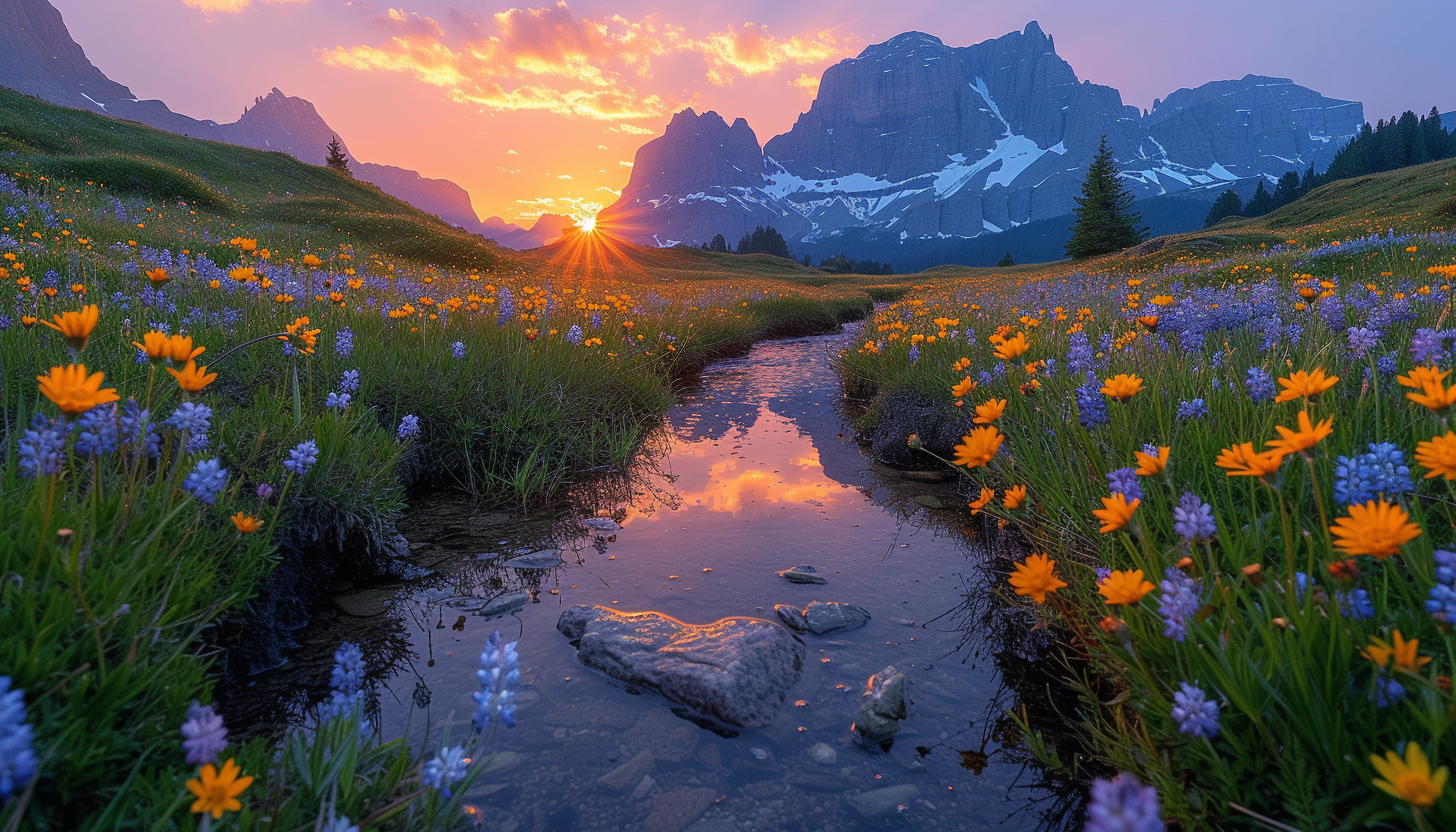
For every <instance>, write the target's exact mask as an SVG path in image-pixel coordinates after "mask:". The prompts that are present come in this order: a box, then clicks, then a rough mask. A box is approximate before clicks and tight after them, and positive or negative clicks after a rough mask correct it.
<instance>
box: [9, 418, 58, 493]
mask: <svg viewBox="0 0 1456 832" xmlns="http://www.w3.org/2000/svg"><path fill="white" fill-rule="evenodd" d="M70 432H71V426H70V425H69V424H67V423H66V422H65V421H64V420H62V421H59V422H58V421H55V420H53V419H47V418H46V417H45V415H44V414H42V413H37V414H35V415H34V416H32V417H31V419H30V427H29V428H26V430H25V432H24V433H23V434H21V436H20V441H19V443H18V444H19V446H20V473H22V474H24V475H25V476H27V477H48V476H51V475H52V474H59V473H60V472H61V466H62V465H64V464H65V461H66V435H67V434H68V433H70Z"/></svg>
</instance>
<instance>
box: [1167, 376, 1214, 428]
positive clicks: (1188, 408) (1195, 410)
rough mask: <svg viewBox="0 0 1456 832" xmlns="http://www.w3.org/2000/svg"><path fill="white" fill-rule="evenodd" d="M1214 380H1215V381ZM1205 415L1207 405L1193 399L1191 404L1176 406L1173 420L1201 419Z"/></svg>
mask: <svg viewBox="0 0 1456 832" xmlns="http://www.w3.org/2000/svg"><path fill="white" fill-rule="evenodd" d="M1216 380H1217V379H1215V381H1216ZM1207 415H1208V403H1207V402H1205V401H1204V400H1203V399H1194V400H1193V401H1191V402H1180V403H1179V404H1178V412H1177V413H1176V414H1175V418H1177V419H1202V418H1204V417H1205V416H1207Z"/></svg>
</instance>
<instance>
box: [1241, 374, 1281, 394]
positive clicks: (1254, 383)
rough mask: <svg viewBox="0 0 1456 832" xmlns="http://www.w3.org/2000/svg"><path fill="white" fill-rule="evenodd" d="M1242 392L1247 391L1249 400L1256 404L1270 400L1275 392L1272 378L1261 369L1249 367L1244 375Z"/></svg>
mask: <svg viewBox="0 0 1456 832" xmlns="http://www.w3.org/2000/svg"><path fill="white" fill-rule="evenodd" d="M1244 390H1246V391H1248V394H1249V399H1250V400H1252V401H1256V402H1262V401H1265V400H1267V399H1272V398H1274V394H1275V393H1276V392H1277V389H1276V388H1275V386H1274V377H1273V376H1272V375H1270V374H1269V371H1268V370H1265V369H1264V368H1262V367H1250V368H1249V370H1248V372H1247V373H1245V375H1244Z"/></svg>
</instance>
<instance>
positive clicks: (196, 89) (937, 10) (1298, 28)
mask: <svg viewBox="0 0 1456 832" xmlns="http://www.w3.org/2000/svg"><path fill="white" fill-rule="evenodd" d="M52 2H53V3H54V5H55V6H56V7H57V8H59V9H60V10H61V13H62V15H63V16H64V17H65V20H66V25H67V27H68V28H69V29H70V32H71V35H72V37H73V38H75V39H76V41H77V42H79V43H80V44H81V46H82V47H83V48H84V49H85V50H86V54H87V56H88V57H89V58H90V59H91V62H92V63H93V64H95V65H96V66H97V67H98V68H100V69H101V71H103V72H105V73H106V74H107V75H108V76H109V77H110V78H112V79H113V80H115V81H117V82H119V83H122V84H125V85H127V86H128V87H130V88H131V90H132V92H133V93H135V94H136V95H137V96H138V97H141V98H159V99H161V100H163V101H165V102H166V103H167V104H168V106H170V107H171V108H172V109H173V110H174V111H176V112H180V113H184V114H186V115H189V116H192V117H194V118H207V119H213V120H215V121H218V122H229V121H234V120H236V119H237V118H238V116H239V115H240V114H241V113H242V111H243V109H244V107H246V106H250V105H251V104H252V103H253V100H254V98H255V97H257V96H261V95H265V94H267V92H268V91H269V90H270V89H272V88H273V87H278V88H279V89H281V90H282V91H283V92H285V93H287V94H288V95H292V96H299V97H302V98H306V99H308V100H309V101H312V102H313V103H314V104H315V105H316V106H317V108H318V111H319V114H320V115H322V116H323V118H324V120H325V121H327V122H328V123H329V125H330V126H331V127H332V128H334V129H335V130H336V131H338V133H339V135H340V136H342V137H343V138H344V140H345V141H346V142H347V143H348V146H349V150H350V151H351V153H352V154H353V155H354V156H355V157H356V158H358V159H360V160H362V161H367V162H376V163H380V164H390V165H398V166H400V167H405V168H411V169H414V170H417V171H419V172H420V173H421V174H423V175H424V176H428V177H436V178H445V179H450V180H452V181H454V182H456V183H458V184H459V185H461V186H462V187H464V188H465V189H466V190H467V191H469V192H470V195H471V199H472V202H473V204H474V207H475V209H476V212H477V213H479V214H480V216H481V217H482V218H485V217H488V216H492V215H498V216H502V217H504V218H506V219H507V220H512V221H515V222H523V223H527V224H529V222H531V221H532V219H533V218H534V217H536V216H539V215H540V214H542V213H546V212H550V213H558V214H566V215H569V216H575V217H584V216H590V215H593V214H595V212H596V211H597V210H599V209H600V208H601V207H602V206H604V205H607V204H610V203H611V202H612V201H613V200H614V199H616V197H617V195H618V194H619V193H620V192H621V189H622V187H623V186H624V185H625V184H626V182H627V180H628V177H629V175H630V174H631V165H632V161H633V159H634V156H635V153H636V151H637V148H639V147H640V146H641V145H642V144H644V143H645V142H647V141H649V140H651V139H652V138H653V137H654V136H656V135H660V134H661V132H662V130H663V128H664V127H665V126H666V124H667V122H668V121H669V120H670V119H671V117H672V114H673V113H675V112H677V111H678V110H681V109H683V108H684V107H693V108H694V109H696V110H697V111H698V112H703V111H705V110H716V111H717V112H718V113H719V114H720V115H722V116H723V117H724V118H725V119H727V120H728V121H730V122H731V121H732V120H733V119H735V118H737V117H740V116H741V117H743V118H746V119H747V120H748V123H749V125H750V126H752V127H753V129H754V131H755V133H757V135H758V139H759V142H760V143H763V142H766V141H767V140H768V139H769V138H771V137H772V136H774V135H777V134H779V133H782V132H784V131H786V130H788V129H789V128H790V127H791V126H792V125H793V123H794V120H795V118H797V117H798V115H799V113H801V112H803V111H805V110H807V109H808V108H809V105H810V103H811V102H812V101H813V98H814V92H815V90H816V89H817V87H818V82H819V77H820V75H821V74H822V73H823V71H824V69H825V68H826V67H828V66H830V65H832V64H834V63H836V62H838V61H839V60H842V59H844V58H847V57H853V56H854V55H856V54H858V53H859V51H860V50H861V49H863V48H864V47H865V46H867V45H869V44H872V43H878V42H881V41H884V40H887V39H889V38H891V37H893V36H895V35H896V34H899V33H901V32H905V31H910V30H918V31H923V32H928V33H930V34H932V35H935V36H936V37H939V38H940V39H941V40H942V41H944V42H945V43H946V44H948V45H951V46H966V45H969V44H972V43H977V42H980V41H982V40H987V39H991V38H995V37H999V36H1000V35H1003V34H1005V33H1007V32H1010V31H1013V30H1021V29H1023V28H1024V27H1025V25H1026V23H1027V22H1028V21H1030V20H1036V21H1038V22H1039V23H1040V25H1041V27H1042V29H1043V30H1045V31H1046V32H1047V33H1048V34H1050V35H1051V36H1052V37H1053V38H1054V40H1055V43H1056V49H1057V54H1059V55H1060V56H1061V57H1062V58H1063V59H1064V60H1066V61H1067V62H1068V63H1070V64H1071V65H1072V68H1073V69H1074V70H1075V71H1076V73H1077V76H1078V78H1080V79H1083V80H1090V81H1092V82H1094V83H1098V84H1106V85H1108V86H1112V87H1116V88H1117V89H1118V90H1120V91H1121V92H1122V96H1123V101H1124V102H1125V103H1128V104H1134V105H1136V106H1138V107H1141V108H1147V107H1150V106H1151V105H1152V102H1153V100H1154V99H1155V98H1164V97H1166V96H1167V95H1168V93H1170V92H1172V91H1173V90H1176V89H1178V88H1180V87H1195V86H1198V85H1200V84H1203V83H1206V82H1208V81H1213V80H1223V79H1228V78H1240V77H1242V76H1244V75H1246V74H1249V73H1254V74H1260V75H1272V76H1278V77H1285V78H1292V79H1294V81H1295V82H1296V83H1299V84H1303V85H1304V86H1307V87H1310V88H1312V89H1314V90H1317V91H1318V92H1320V93H1323V94H1325V95H1327V96H1331V97H1334V98H1343V99H1350V100H1355V101H1360V102H1362V103H1363V104H1364V105H1365V115H1366V118H1367V119H1368V120H1370V121H1372V122H1373V121H1374V120H1375V119H1376V118H1379V117H1385V116H1388V115H1390V114H1393V113H1398V112H1400V111H1403V110H1406V109H1414V110H1416V111H1417V112H1421V113H1424V112H1426V111H1427V110H1429V109H1430V107H1431V106H1432V105H1436V106H1439V107H1440V108H1441V109H1442V111H1450V110H1453V109H1456V84H1453V83H1452V82H1451V80H1450V79H1451V77H1452V73H1451V69H1450V64H1449V49H1450V33H1451V32H1452V31H1456V2H1453V0H1384V2H1381V3H1369V2H1365V0H1221V2H1219V3H1217V4H1209V3H1199V2H1192V0H1018V2H1007V0H997V2H982V0H894V2H885V0H873V1H871V0H845V2H838V3H824V2H810V1H809V0H797V1H796V2H785V0H736V2H730V3H711V4H707V3H683V2H661V1H660V0H615V2H609V3H593V2H586V1H585V0H559V1H558V0H532V2H522V3H518V4H514V5H513V4H512V3H511V2H507V1H506V0H502V2H471V0H454V2H450V1H449V0H383V2H372V1H371V2H366V0H52Z"/></svg>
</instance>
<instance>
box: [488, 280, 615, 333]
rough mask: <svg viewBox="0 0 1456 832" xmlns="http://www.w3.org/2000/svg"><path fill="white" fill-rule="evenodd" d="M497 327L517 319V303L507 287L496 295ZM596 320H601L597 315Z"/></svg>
mask: <svg viewBox="0 0 1456 832" xmlns="http://www.w3.org/2000/svg"><path fill="white" fill-rule="evenodd" d="M495 308H496V318H495V324H496V326H505V325H506V324H507V323H509V322H510V320H511V319H512V318H514V317H516V302H515V301H514V300H513V299H512V298H511V290H510V289H509V288H507V287H505V286H502V287H501V288H500V291H499V292H496V295H495ZM592 317H593V319H594V320H600V319H599V318H597V317H596V316H595V315H593V316H592Z"/></svg>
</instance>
